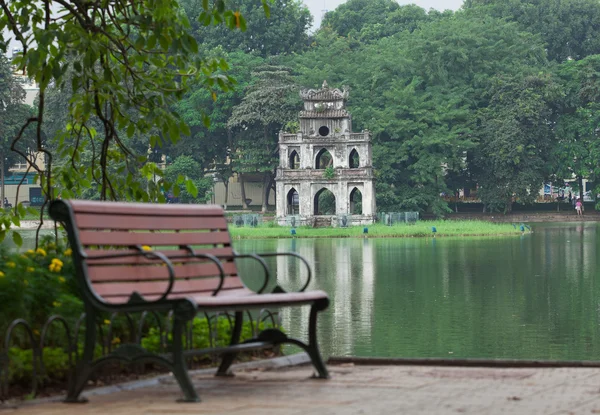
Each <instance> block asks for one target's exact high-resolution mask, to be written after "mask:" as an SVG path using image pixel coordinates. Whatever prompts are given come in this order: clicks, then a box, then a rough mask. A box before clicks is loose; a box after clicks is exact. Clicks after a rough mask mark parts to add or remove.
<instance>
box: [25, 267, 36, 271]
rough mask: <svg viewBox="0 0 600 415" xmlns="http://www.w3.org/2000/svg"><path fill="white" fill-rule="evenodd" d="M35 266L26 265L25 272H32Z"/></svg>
mask: <svg viewBox="0 0 600 415" xmlns="http://www.w3.org/2000/svg"><path fill="white" fill-rule="evenodd" d="M34 271H35V268H34V267H27V272H34Z"/></svg>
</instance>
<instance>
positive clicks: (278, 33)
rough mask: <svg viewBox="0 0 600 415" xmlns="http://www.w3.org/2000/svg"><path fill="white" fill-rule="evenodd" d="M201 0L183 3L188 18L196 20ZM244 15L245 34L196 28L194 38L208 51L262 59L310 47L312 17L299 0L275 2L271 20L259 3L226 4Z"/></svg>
mask: <svg viewBox="0 0 600 415" xmlns="http://www.w3.org/2000/svg"><path fill="white" fill-rule="evenodd" d="M198 3H200V1H199V0H183V1H182V4H183V7H184V8H185V9H186V11H187V14H188V16H189V17H190V19H192V20H196V18H197V13H198V10H202V9H201V7H199V4H198ZM225 3H226V4H227V5H228V6H229V7H230V8H232V9H233V8H234V7H235V8H236V9H237V11H236V12H238V13H241V15H242V16H243V20H241V25H242V27H243V28H244V29H245V30H244V31H243V32H240V31H235V32H232V31H231V30H227V28H226V27H223V26H214V25H211V26H208V25H204V26H202V25H196V27H195V28H194V36H195V37H196V39H197V41H198V42H199V43H201V44H202V45H203V46H204V47H205V48H207V49H213V48H216V47H221V48H223V49H224V50H225V51H226V52H239V51H241V52H244V53H253V54H255V55H258V56H262V57H263V58H265V57H268V56H275V55H279V54H285V53H294V52H301V51H302V50H304V49H305V47H306V46H307V44H308V29H309V28H310V26H311V25H312V16H311V14H310V11H309V10H308V8H307V7H306V6H305V5H304V4H303V2H302V1H300V0H272V1H271V3H270V17H269V19H267V20H265V18H264V12H263V10H262V8H261V7H260V5H259V4H258V2H257V1H256V0H238V1H231V0H227V1H226V2H225Z"/></svg>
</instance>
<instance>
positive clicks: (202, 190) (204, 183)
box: [165, 156, 213, 203]
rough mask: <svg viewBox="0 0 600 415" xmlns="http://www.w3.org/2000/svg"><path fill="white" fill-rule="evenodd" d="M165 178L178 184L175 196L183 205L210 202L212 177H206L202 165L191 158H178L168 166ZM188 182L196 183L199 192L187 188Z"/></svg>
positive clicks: (175, 188)
mask: <svg viewBox="0 0 600 415" xmlns="http://www.w3.org/2000/svg"><path fill="white" fill-rule="evenodd" d="M165 178H166V179H167V180H168V181H169V182H170V183H177V185H176V186H175V187H174V192H173V195H174V196H175V197H177V198H179V201H180V202H182V203H206V202H207V201H209V200H210V196H211V192H212V184H213V181H212V179H211V178H210V177H205V175H204V171H203V170H202V168H201V167H200V164H198V163H197V162H196V161H195V160H194V159H193V158H191V157H189V156H180V157H177V158H176V159H175V161H173V163H172V164H170V165H168V166H167V168H166V169H165ZM186 180H191V181H192V182H193V183H194V185H195V187H196V189H197V192H196V191H194V190H192V189H191V187H189V186H186V183H185V182H186ZM194 193H196V194H194Z"/></svg>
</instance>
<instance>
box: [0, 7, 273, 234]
mask: <svg viewBox="0 0 600 415" xmlns="http://www.w3.org/2000/svg"><path fill="white" fill-rule="evenodd" d="M261 1H262V4H263V8H264V9H265V10H266V11H267V12H268V10H269V7H268V4H267V0H261ZM51 3H52V4H53V5H54V4H58V5H59V10H58V11H55V10H52V9H51ZM0 8H1V9H2V11H3V13H2V14H0V32H1V31H4V30H5V29H8V30H9V31H10V32H12V35H13V36H14V37H15V38H16V40H17V41H18V42H19V43H20V47H21V49H22V51H23V52H22V53H21V54H20V55H18V56H17V57H16V58H14V59H13V62H12V63H13V64H14V65H15V66H16V68H17V70H18V71H19V72H21V73H23V74H27V75H28V76H29V77H31V78H32V79H33V80H34V81H35V82H37V83H38V85H39V88H40V90H39V105H38V109H37V113H36V115H35V116H34V117H30V118H29V119H28V120H27V122H26V124H25V127H27V126H30V125H31V126H34V127H35V128H36V147H35V150H36V151H38V152H43V153H44V154H46V156H47V168H46V169H45V170H41V169H39V168H37V167H35V166H34V168H35V169H36V170H37V172H38V174H39V175H40V178H41V180H42V187H43V189H44V193H45V195H46V197H47V198H53V197H55V189H57V190H58V191H60V192H61V193H62V195H63V197H74V196H77V195H78V194H81V193H82V192H83V190H84V189H86V188H92V187H97V188H98V193H99V197H100V198H101V199H135V200H144V201H149V200H155V199H156V197H159V198H162V195H161V193H160V190H161V188H160V187H159V186H156V185H154V182H152V181H151V180H150V179H151V177H152V176H153V173H155V172H156V171H157V170H158V168H157V167H156V165H155V164H153V163H147V154H136V153H135V152H134V151H133V150H132V149H131V148H129V147H128V146H127V143H126V142H125V140H124V137H129V138H131V137H133V136H139V137H147V136H149V138H148V141H149V142H148V143H147V144H148V145H147V147H146V148H150V147H154V146H155V145H157V144H158V143H159V142H160V141H171V142H177V141H178V140H179V139H180V137H181V136H182V135H189V134H190V130H189V127H188V126H187V125H186V124H185V122H183V121H182V120H181V118H180V117H179V116H178V114H176V113H175V112H174V111H173V110H172V105H173V104H174V103H175V102H176V101H177V100H179V99H180V98H181V97H182V96H183V95H184V94H185V92H186V91H187V88H188V87H189V85H191V84H194V85H202V87H204V88H207V89H209V90H210V91H211V95H212V94H214V96H216V94H217V90H218V89H222V90H228V89H229V87H230V85H231V80H230V79H229V78H228V77H227V76H226V75H223V74H220V73H216V72H217V70H218V69H219V68H220V69H226V67H227V65H226V63H225V62H224V61H223V60H217V59H203V57H202V56H200V55H198V50H199V49H198V44H197V42H196V40H195V38H194V37H193V36H192V35H191V34H190V22H189V20H188V19H187V18H186V17H185V14H184V13H183V12H182V10H181V8H180V7H179V4H178V3H177V1H176V0H152V1H149V0H142V1H138V2H133V3H131V2H121V1H117V0H107V1H102V2H100V1H99V0H96V1H88V2H83V3H82V2H79V1H71V0H58V1H53V2H51V1H50V0H42V1H37V0H23V1H19V2H9V1H7V0H0ZM198 18H199V20H200V21H201V22H202V23H203V24H206V25H208V24H212V23H215V24H217V23H220V22H224V23H225V24H226V25H227V27H228V28H229V29H236V28H243V18H242V16H241V14H240V13H239V12H238V11H234V10H231V9H229V8H227V7H226V6H225V4H224V3H223V1H221V0H217V1H215V2H214V4H213V5H212V6H211V5H210V4H209V2H204V1H203V2H202V13H201V14H200V16H199V17H198ZM0 49H3V50H5V49H6V43H5V41H4V40H3V41H2V42H1V44H0ZM69 70H70V71H71V74H72V75H71V77H70V85H69V87H70V88H71V91H72V93H71V98H70V100H69V106H68V122H69V123H68V125H67V126H65V127H66V128H65V129H64V130H63V131H60V132H59V134H58V135H57V136H56V137H54V138H55V139H56V140H58V141H57V142H58V146H57V150H56V151H53V152H50V151H49V150H48V147H47V146H46V144H45V143H44V137H43V128H42V127H43V123H44V117H45V114H46V111H47V105H46V97H47V90H48V88H49V87H50V86H51V85H55V86H56V87H57V88H59V89H64V88H66V87H67V85H66V81H67V77H66V75H65V74H66V73H67V71H69ZM96 121H97V122H99V123H100V128H99V129H98V128H94V125H93V123H94V122H96ZM205 121H208V119H207V118H205ZM21 139H22V135H18V136H17V137H16V138H15V139H14V140H13V146H12V147H13V148H15V147H18V143H19V141H20V140H21ZM84 151H88V152H89V153H90V154H91V155H92V161H91V163H87V162H86V163H80V156H81V154H82V152H84ZM21 155H22V156H25V155H24V154H22V152H21ZM55 158H65V159H67V160H69V162H68V163H65V164H64V165H63V166H61V167H60V169H58V170H57V171H54V170H53V162H54V159H55ZM113 164H117V165H124V166H125V167H124V168H122V169H118V170H116V171H111V170H110V168H109V167H110V166H111V165H113ZM67 185H69V186H73V187H68V186H67ZM163 186H164V187H168V186H169V185H168V184H164V185H163ZM163 200H164V199H163ZM3 223H4V224H5V225H4V226H5V227H7V226H10V225H7V224H6V223H7V222H6V221H3Z"/></svg>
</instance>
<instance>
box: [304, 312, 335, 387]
mask: <svg viewBox="0 0 600 415" xmlns="http://www.w3.org/2000/svg"><path fill="white" fill-rule="evenodd" d="M319 311H320V310H319V308H318V307H317V305H316V304H313V306H312V307H311V308H310V320H309V322H308V347H307V348H306V352H307V353H308V355H309V356H310V360H311V361H312V364H313V366H314V367H315V369H316V370H317V372H318V376H317V377H318V378H321V379H329V372H327V367H326V366H325V363H323V359H322V358H321V353H319V345H318V343H317V313H318V312H319Z"/></svg>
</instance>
